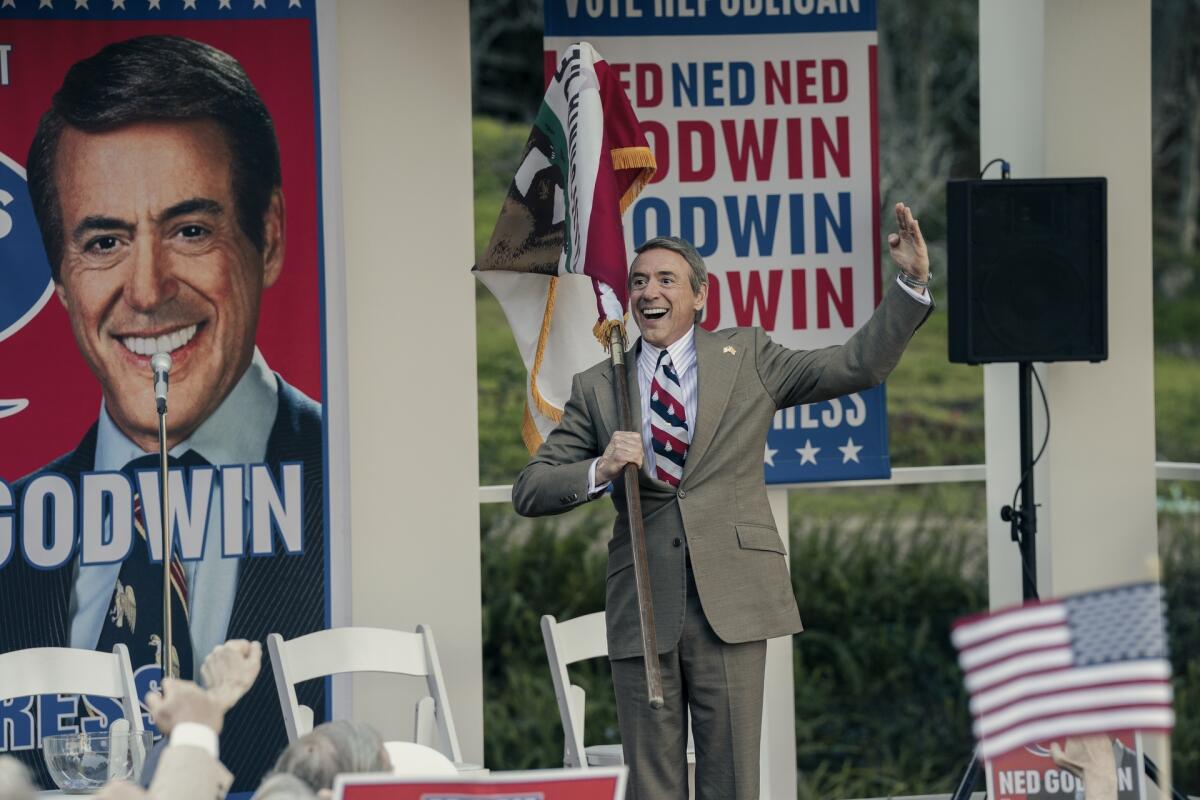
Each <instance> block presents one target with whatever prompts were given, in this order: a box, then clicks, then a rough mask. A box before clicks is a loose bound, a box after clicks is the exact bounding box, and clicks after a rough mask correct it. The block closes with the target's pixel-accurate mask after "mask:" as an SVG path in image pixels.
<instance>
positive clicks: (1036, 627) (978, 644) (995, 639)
mask: <svg viewBox="0 0 1200 800" xmlns="http://www.w3.org/2000/svg"><path fill="white" fill-rule="evenodd" d="M1066 627H1067V626H1066V623H1064V622H1047V623H1043V624H1041V625H1030V626H1029V627H1028V628H1018V629H1016V630H1012V631H1005V632H1004V633H998V634H996V635H995V636H991V637H989V638H987V639H980V640H979V641H978V642H971V644H970V645H969V646H967V647H964V648H962V649H961V650H959V658H962V657H963V656H964V655H966V654H967V653H970V652H971V651H973V650H975V649H976V648H979V647H986V646H988V645H990V644H992V643H994V642H998V641H1000V640H1001V639H1007V638H1008V637H1010V636H1020V635H1022V634H1026V633H1036V632H1038V631H1044V630H1053V629H1054V628H1066Z"/></svg>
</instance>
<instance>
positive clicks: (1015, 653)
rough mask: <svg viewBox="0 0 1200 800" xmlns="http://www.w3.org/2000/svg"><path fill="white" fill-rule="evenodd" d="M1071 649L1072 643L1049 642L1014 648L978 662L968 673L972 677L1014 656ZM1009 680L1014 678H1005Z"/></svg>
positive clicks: (1023, 673) (1024, 673) (1019, 656)
mask: <svg viewBox="0 0 1200 800" xmlns="http://www.w3.org/2000/svg"><path fill="white" fill-rule="evenodd" d="M1069 649H1070V645H1065V644H1047V645H1043V646H1041V647H1030V648H1028V649H1025V650H1014V651H1013V652H1011V653H1005V654H1004V655H1002V656H1000V657H999V658H995V659H992V660H991V661H985V662H984V663H982V664H977V665H975V666H974V667H971V668H970V669H968V670H966V674H967V676H968V677H970V676H972V675H975V674H977V673H979V672H983V671H985V670H987V669H990V668H992V667H995V666H998V665H1000V664H1003V663H1004V662H1006V661H1011V660H1012V659H1014V658H1021V657H1023V656H1031V655H1033V654H1035V653H1047V652H1051V651H1053V650H1069ZM1020 674H1021V675H1027V674H1030V673H1026V672H1022V673H1020ZM1009 680H1012V679H1011V678H1008V679H1006V680H1005V682H1006V683H1007V682H1008V681H1009Z"/></svg>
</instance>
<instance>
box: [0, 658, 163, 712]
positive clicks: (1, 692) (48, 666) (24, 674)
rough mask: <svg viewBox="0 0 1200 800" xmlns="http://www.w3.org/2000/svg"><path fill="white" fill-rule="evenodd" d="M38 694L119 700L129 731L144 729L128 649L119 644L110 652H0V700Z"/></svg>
mask: <svg viewBox="0 0 1200 800" xmlns="http://www.w3.org/2000/svg"><path fill="white" fill-rule="evenodd" d="M38 694H90V695H99V696H101V697H111V698H113V699H117V700H120V701H121V709H122V710H123V711H124V712H125V719H126V720H128V721H129V730H130V731H131V732H133V733H141V732H142V730H144V728H143V726H142V711H141V707H140V706H139V704H138V694H137V687H136V686H135V685H134V682H133V668H132V667H131V666H130V664H129V650H128V648H126V647H125V645H123V644H118V645H116V646H115V647H114V648H113V651H112V652H111V653H104V652H100V651H97V650H81V649H78V648H73V647H34V648H31V649H28V650H14V651H12V652H9V653H0V700H10V699H12V698H14V697H25V696H27V695H38Z"/></svg>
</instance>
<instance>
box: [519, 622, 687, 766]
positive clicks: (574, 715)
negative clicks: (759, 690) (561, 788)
mask: <svg viewBox="0 0 1200 800" xmlns="http://www.w3.org/2000/svg"><path fill="white" fill-rule="evenodd" d="M542 639H543V640H544V641H545V643H546V658H547V660H548V661H549V662H550V677H551V678H553V680H554V696H555V698H556V699H557V700H558V715H559V718H560V719H561V720H562V726H563V740H564V742H565V744H564V747H563V766H565V767H581V768H584V769H586V768H587V767H601V766H610V765H613V764H623V763H625V756H624V754H623V753H622V752H621V745H619V744H594V745H591V746H585V745H584V743H583V712H584V701H585V699H586V698H585V695H584V691H583V687H581V686H579V685H577V684H574V683H571V681H570V678H569V677H568V676H567V665H568V664H574V663H575V662H577V661H585V660H587V659H590V658H599V657H601V656H607V655H608V635H607V634H606V632H605V628H604V612H603V611H597V612H596V613H594V614H587V615H585V616H582V617H576V618H575V619H570V620H567V621H565V622H559V621H558V620H556V619H555V618H554V617H553V616H551V615H549V614H546V615H545V616H543V617H542ZM687 760H688V764H695V763H696V748H695V746H694V745H693V744H692V726H691V720H690V718H689V720H688V746H687Z"/></svg>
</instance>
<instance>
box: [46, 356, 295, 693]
mask: <svg viewBox="0 0 1200 800" xmlns="http://www.w3.org/2000/svg"><path fill="white" fill-rule="evenodd" d="M278 403H279V387H278V384H277V383H276V379H275V374H274V373H273V372H271V370H270V368H269V367H268V366H267V362H266V360H265V359H264V358H263V356H262V353H260V352H259V351H258V349H257V348H255V350H254V357H253V359H252V360H251V362H250V367H249V369H247V370H246V372H245V374H244V375H242V377H241V379H240V380H239V381H238V382H237V384H236V385H235V386H234V387H233V391H231V392H230V393H229V396H228V397H226V398H225V400H224V401H223V402H222V403H221V405H220V406H218V407H217V410H216V411H215V412H213V414H212V416H210V417H209V418H208V419H206V420H205V421H204V422H203V423H202V424H201V425H200V427H199V428H197V429H196V431H195V433H193V434H192V435H191V436H189V437H188V438H187V439H185V440H184V441H182V442H180V443H179V444H177V445H175V447H173V448H171V451H170V452H171V455H173V456H179V455H182V454H183V453H185V452H187V451H188V450H195V451H196V453H198V454H199V455H200V456H202V457H203V458H204V459H206V460H207V461H208V462H209V463H210V464H212V465H214V466H217V467H219V466H222V465H226V464H260V463H262V462H263V461H264V460H265V459H266V455H267V439H268V438H269V437H270V435H271V428H272V427H273V426H274V425H275V415H276V414H277V413H278ZM167 419H168V421H169V420H170V417H169V416H168V418H167ZM144 455H146V453H145V451H143V450H142V449H141V448H140V447H138V446H137V445H136V444H134V443H133V442H132V441H130V440H129V437H127V436H126V435H125V434H124V433H122V432H121V431H120V429H119V428H117V426H116V424H115V423H114V422H113V421H112V418H111V417H109V415H108V409H107V408H105V406H104V404H103V402H102V403H101V405H100V419H99V423H98V425H97V431H96V463H95V466H94V468H95V470H96V471H97V472H120V471H121V470H122V469H123V468H124V467H125V465H126V464H128V463H129V462H130V461H133V460H134V459H136V458H140V457H141V456H144ZM245 475H246V480H249V476H250V472H249V470H247V471H246V473H245ZM243 496H246V497H248V496H249V492H248V491H246V492H245V493H244V495H243ZM108 524H109V523H108V521H106V522H105V528H106V531H105V535H106V536H107V535H108V534H109V532H108V531H107V528H108ZM239 561H240V559H238V558H232V557H231V558H225V557H223V556H222V555H221V486H220V481H214V482H213V491H212V497H211V498H210V500H209V509H208V528H207V530H206V531H205V548H204V555H203V556H202V557H201V558H200V559H199V560H189V561H184V562H183V566H184V571H185V572H186V573H187V578H188V587H189V601H190V604H191V611H190V617H191V625H190V629H191V634H192V653H193V655H194V659H193V660H194V668H193V670H192V674H193V675H194V676H196V677H197V679H198V678H199V676H200V665H201V664H202V663H203V662H204V659H205V657H206V656H207V655H208V654H209V653H210V652H211V651H212V649H213V648H214V647H216V646H217V645H219V644H221V643H222V642H224V641H225V639H226V633H227V631H228V629H229V618H230V616H231V615H232V613H233V600H234V596H235V595H236V594H237V578H238V564H239ZM75 569H76V575H75V582H74V585H73V587H72V589H71V610H70V614H71V647H80V648H84V649H87V650H92V649H94V648H95V647H96V643H97V642H98V641H99V640H100V632H101V630H102V629H103V627H104V616H105V614H107V613H108V609H109V606H110V605H111V601H112V595H113V591H114V589H115V588H116V584H117V577H118V576H119V575H120V572H121V564H120V563H116V564H98V565H94V566H86V567H85V566H80V565H79V563H78V561H77V562H76V566H75ZM136 666H137V665H135V667H136Z"/></svg>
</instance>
